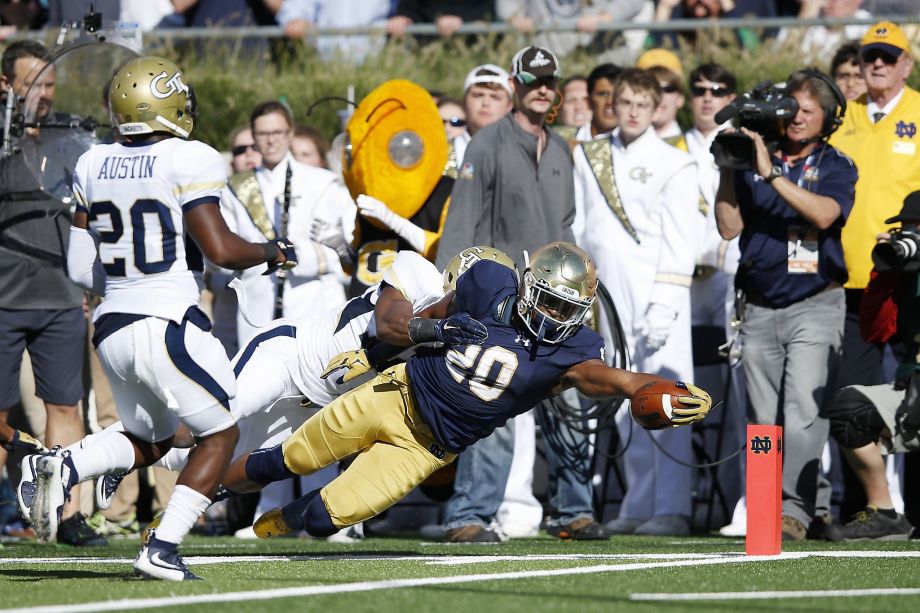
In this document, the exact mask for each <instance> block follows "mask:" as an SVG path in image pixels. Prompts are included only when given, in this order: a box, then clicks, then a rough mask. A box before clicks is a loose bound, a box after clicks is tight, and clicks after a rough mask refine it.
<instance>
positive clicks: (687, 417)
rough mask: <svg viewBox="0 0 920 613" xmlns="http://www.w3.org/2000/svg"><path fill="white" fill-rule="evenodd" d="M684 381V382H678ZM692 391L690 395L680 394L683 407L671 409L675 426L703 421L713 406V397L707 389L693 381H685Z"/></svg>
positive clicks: (678, 398) (688, 388)
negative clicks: (699, 386) (701, 387)
mask: <svg viewBox="0 0 920 613" xmlns="http://www.w3.org/2000/svg"><path fill="white" fill-rule="evenodd" d="M678 383H682V382H678ZM683 385H685V386H686V387H687V391H688V392H690V394H692V395H690V396H678V397H677V401H678V402H679V403H680V405H681V408H672V409H671V422H672V423H673V424H674V425H675V426H685V425H687V424H693V423H696V422H698V421H702V420H703V419H704V418H705V417H706V415H707V414H708V413H709V409H711V408H712V398H710V397H709V394H708V393H706V391H705V390H702V389H700V388H698V387H697V386H695V385H693V384H692V383H683Z"/></svg>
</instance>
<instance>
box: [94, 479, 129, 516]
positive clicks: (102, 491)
mask: <svg viewBox="0 0 920 613" xmlns="http://www.w3.org/2000/svg"><path fill="white" fill-rule="evenodd" d="M127 476H128V473H115V474H114V475H102V476H101V477H99V478H98V479H96V507H98V508H99V510H101V511H105V510H106V509H108V508H109V507H111V506H112V500H114V498H115V492H116V491H118V486H119V485H121V482H122V480H123V479H124V478H125V477H127Z"/></svg>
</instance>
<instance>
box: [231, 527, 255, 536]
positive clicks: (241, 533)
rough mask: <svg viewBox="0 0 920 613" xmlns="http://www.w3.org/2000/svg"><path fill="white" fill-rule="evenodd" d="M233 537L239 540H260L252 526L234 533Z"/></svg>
mask: <svg viewBox="0 0 920 613" xmlns="http://www.w3.org/2000/svg"><path fill="white" fill-rule="evenodd" d="M233 536H235V537H236V538H238V539H257V538H259V537H258V535H257V534H256V531H255V529H254V528H253V527H252V526H248V527H246V528H240V529H239V530H237V531H236V532H234V533H233Z"/></svg>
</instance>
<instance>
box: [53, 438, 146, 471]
mask: <svg viewBox="0 0 920 613" xmlns="http://www.w3.org/2000/svg"><path fill="white" fill-rule="evenodd" d="M72 447H73V445H72V446H71V447H68V449H71V448H72ZM70 459H71V460H72V461H73V465H74V468H75V469H76V471H77V473H78V474H79V475H80V480H81V481H86V480H87V479H93V478H95V477H99V476H101V475H108V474H111V473H124V472H128V471H130V470H131V469H133V468H134V445H133V444H132V443H131V441H130V440H129V439H128V437H127V436H125V435H124V434H123V433H122V432H120V431H118V430H112V431H109V430H103V431H102V432H100V433H98V434H94V435H93V438H92V440H91V441H90V443H89V444H88V445H87V446H86V447H84V448H82V449H79V448H78V449H72V450H71V453H70Z"/></svg>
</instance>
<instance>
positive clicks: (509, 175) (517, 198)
mask: <svg viewBox="0 0 920 613" xmlns="http://www.w3.org/2000/svg"><path fill="white" fill-rule="evenodd" d="M560 74H561V70H560V66H559V60H558V59H557V58H556V55H555V54H554V53H553V52H552V51H550V50H548V49H546V48H545V47H538V46H529V47H525V48H524V49H521V50H520V51H519V52H518V53H516V54H515V56H514V58H513V60H512V62H511V80H510V83H509V87H511V88H512V89H513V91H514V101H515V109H514V112H512V113H510V114H508V115H506V116H505V117H503V118H502V119H500V120H498V121H496V122H495V123H493V124H491V125H489V126H486V127H485V128H482V129H481V130H480V131H479V132H477V133H476V135H475V137H474V138H473V139H472V141H470V145H469V147H468V148H467V150H466V155H465V156H464V158H463V164H462V165H461V167H460V171H459V174H458V178H457V182H456V183H455V185H454V189H453V192H452V194H451V206H450V209H449V210H448V213H447V220H446V221H445V223H444V233H443V235H442V238H441V245H440V247H439V249H438V257H437V260H436V262H435V263H436V264H437V265H438V267H439V268H442V269H443V268H444V267H445V266H446V265H447V263H448V262H449V261H450V260H451V258H452V257H453V256H454V255H456V254H457V253H459V252H460V251H461V250H463V249H465V248H467V247H469V246H470V245H474V244H479V245H490V246H493V247H497V248H498V249H501V250H502V251H504V252H505V253H507V254H508V255H509V256H511V257H512V258H514V260H515V263H516V264H517V266H518V269H519V270H522V271H523V270H524V255H523V252H524V250H533V249H535V248H536V247H538V246H540V245H542V244H545V243H547V242H550V241H554V240H566V241H572V240H573V238H574V237H573V234H572V228H571V225H572V220H573V218H574V216H575V195H574V186H573V182H572V163H571V157H570V154H569V149H568V147H567V146H566V143H565V141H563V140H562V138H560V137H559V136H558V135H557V134H555V133H554V132H553V131H551V130H549V129H548V127H547V126H546V115H547V114H548V113H549V112H550V109H551V108H552V104H553V100H554V99H555V97H556V87H557V85H558V80H559V77H560ZM537 411H538V412H539V413H540V419H541V422H542V423H544V424H546V427H548V428H550V429H553V430H562V429H564V427H565V426H563V425H562V424H557V423H556V421H557V420H558V418H557V417H556V415H555V413H554V412H553V411H552V410H547V409H546V407H544V405H542V404H541V405H539V406H538V407H537ZM544 420H545V421H544ZM531 423H532V422H531ZM518 424H519V422H518V420H517V419H515V420H512V421H509V422H508V423H507V424H506V425H505V426H504V427H502V428H499V429H498V430H496V431H495V433H493V434H492V435H491V436H489V437H488V438H485V439H483V440H481V441H479V442H477V443H476V444H475V445H473V446H471V447H470V448H468V449H467V450H466V451H465V452H464V453H463V454H461V456H460V458H459V460H458V464H457V478H456V481H455V483H454V488H455V491H454V495H453V496H452V497H451V499H450V500H449V501H448V503H447V513H446V514H447V517H446V528H447V534H446V538H447V540H449V541H454V542H498V541H499V540H500V537H499V535H498V534H497V533H496V532H495V531H494V530H492V529H491V528H490V526H491V524H492V521H493V520H494V519H495V517H496V514H497V512H498V510H499V506H500V504H501V503H502V499H503V498H504V497H505V495H506V485H508V476H509V472H510V470H511V465H512V457H513V454H514V451H515V445H516V443H518V442H522V443H523V442H525V438H526V437H523V436H521V437H518V436H517V435H516V432H515V430H516V429H517V428H518ZM531 427H532V426H531ZM572 434H573V436H574V435H575V433H572ZM529 438H530V440H529V442H530V444H531V445H532V444H533V434H532V431H531V432H530V433H529ZM547 460H548V462H549V465H550V470H551V472H553V474H557V475H558V478H557V479H556V482H557V490H556V494H555V495H554V496H553V498H552V505H553V509H554V510H553V512H552V514H551V516H550V519H549V523H548V526H549V527H548V530H549V532H550V533H551V534H554V535H556V536H558V537H559V538H572V539H603V538H606V534H605V532H604V530H603V527H602V526H600V525H599V524H598V523H597V522H596V521H595V520H594V516H593V511H592V492H591V479H590V466H589V463H588V461H587V459H585V462H584V463H581V464H579V465H578V466H572V465H571V464H569V465H565V464H564V463H563V461H562V457H561V454H560V453H559V452H558V450H555V449H553V448H552V446H550V450H549V451H548V454H547ZM484 466H488V467H489V472H490V475H491V478H489V479H483V478H482V474H483V473H482V472H481V471H482V470H483V467H484ZM528 470H529V471H531V472H532V467H528ZM555 471H558V472H555ZM512 479H513V478H512ZM537 523H539V517H538V518H537Z"/></svg>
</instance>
